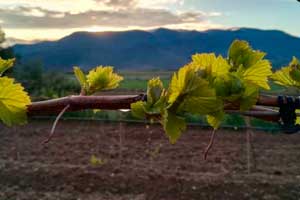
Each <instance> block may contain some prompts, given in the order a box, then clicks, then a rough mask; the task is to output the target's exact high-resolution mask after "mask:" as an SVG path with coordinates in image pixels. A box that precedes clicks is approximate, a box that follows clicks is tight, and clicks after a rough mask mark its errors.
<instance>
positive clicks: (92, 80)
mask: <svg viewBox="0 0 300 200" xmlns="http://www.w3.org/2000/svg"><path fill="white" fill-rule="evenodd" d="M86 77H87V82H88V85H89V88H88V93H90V94H92V93H95V92H97V91H100V90H110V89H114V88H116V87H118V86H119V82H120V81H122V80H123V77H121V76H119V75H118V74H116V73H114V72H113V67H110V66H106V67H103V66H99V67H96V68H95V69H92V70H91V71H90V72H89V74H88V75H87V76H86Z"/></svg>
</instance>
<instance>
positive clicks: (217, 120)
mask: <svg viewBox="0 0 300 200" xmlns="http://www.w3.org/2000/svg"><path fill="white" fill-rule="evenodd" d="M206 119H207V123H208V124H209V125H210V126H211V127H213V128H214V129H218V128H219V127H220V125H221V122H222V120H223V119H224V112H222V111H221V112H217V113H214V114H211V115H207V116H206Z"/></svg>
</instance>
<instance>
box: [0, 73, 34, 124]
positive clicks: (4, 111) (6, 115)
mask: <svg viewBox="0 0 300 200" xmlns="http://www.w3.org/2000/svg"><path fill="white" fill-rule="evenodd" d="M30 103H31V101H30V98H29V96H28V94H27V93H26V92H24V88H23V87H22V86H21V85H20V84H18V83H14V79H11V78H7V77H2V78H0V119H1V120H2V122H3V123H4V124H6V125H7V126H12V125H22V124H25V123H26V122H27V116H26V112H27V106H28V105H29V104H30Z"/></svg>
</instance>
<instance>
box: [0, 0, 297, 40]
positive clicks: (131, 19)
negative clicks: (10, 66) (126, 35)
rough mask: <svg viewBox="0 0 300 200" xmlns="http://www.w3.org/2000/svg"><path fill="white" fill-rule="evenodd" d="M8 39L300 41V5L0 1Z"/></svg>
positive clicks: (269, 0) (245, 0) (250, 0)
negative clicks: (225, 34) (241, 36)
mask: <svg viewBox="0 0 300 200" xmlns="http://www.w3.org/2000/svg"><path fill="white" fill-rule="evenodd" d="M0 27H2V29H3V30H4V32H5V33H6V37H7V38H15V39H19V40H28V41H30V40H55V39H59V38H62V37H64V36H66V35H69V34H71V33H72V32H75V31H94V32H96V31H121V30H132V29H142V30H151V29H155V28H158V27H165V28H172V29H189V30H208V29H231V28H238V27H251V28H259V29H277V30H282V31H285V32H287V33H289V34H292V35H295V36H300V3H299V2H297V0H47V1H45V0H0Z"/></svg>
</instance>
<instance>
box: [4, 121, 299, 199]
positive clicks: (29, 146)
mask: <svg viewBox="0 0 300 200" xmlns="http://www.w3.org/2000/svg"><path fill="white" fill-rule="evenodd" d="M50 128H51V121H32V122H31V123H29V125H27V126H24V127H19V128H10V129H8V128H5V127H2V126H1V127H0V200H15V199H20V200H21V199H22V200H25V199H26V200H35V199H39V200H40V199H41V200H46V199H47V200H48V199H49V200H57V199H62V200H67V199H68V200H69V199H70V200H71V199H74V200H75V199H82V200H102V199H103V200H104V199H105V200H106V199H112V200H125V199H126V200H127V199H128V200H144V199H154V200H155V199H165V200H177V199H182V200H183V199H195V200H196V199H197V200H198V199H238V200H240V199H269V200H276V199H300V135H284V134H277V135H272V134H269V133H264V132H255V133H254V135H253V138H252V139H253V142H252V144H253V149H252V153H251V155H250V164H251V172H250V173H248V168H247V166H248V162H247V159H248V157H247V148H246V147H247V145H246V134H245V131H231V130H220V131H219V132H218V135H217V138H216V141H215V144H214V147H213V149H212V151H211V152H210V153H209V157H208V159H207V160H206V161H204V160H203V150H204V149H205V147H206V145H207V143H208V141H209V139H210V132H211V131H210V130H208V129H201V128H200V127H189V130H188V131H186V132H185V133H184V135H183V136H182V138H180V140H179V141H178V142H177V143H176V144H174V145H171V144H169V142H168V140H167V138H166V137H165V135H164V133H163V130H162V129H161V127H160V126H156V125H152V126H150V127H149V128H146V126H145V125H143V124H140V125H137V124H125V123H103V122H88V121H85V122H79V121H61V122H60V124H59V126H58V127H57V132H56V136H55V137H54V138H53V139H52V141H51V142H50V143H48V144H47V145H42V142H43V141H44V140H45V139H46V138H47V135H48V132H49V129H50ZM92 155H95V156H96V157H97V158H98V159H99V160H100V161H101V163H100V164H98V165H96V166H94V165H92V164H91V162H90V158H91V156H92Z"/></svg>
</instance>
